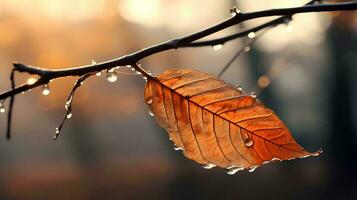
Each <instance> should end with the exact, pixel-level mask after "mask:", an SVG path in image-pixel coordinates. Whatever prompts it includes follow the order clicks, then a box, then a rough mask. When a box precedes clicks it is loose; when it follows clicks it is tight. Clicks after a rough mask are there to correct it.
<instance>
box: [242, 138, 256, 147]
mask: <svg viewBox="0 0 357 200" xmlns="http://www.w3.org/2000/svg"><path fill="white" fill-rule="evenodd" d="M244 144H245V146H246V147H251V146H253V144H254V142H253V140H251V139H249V138H247V139H246V140H245V141H244Z"/></svg>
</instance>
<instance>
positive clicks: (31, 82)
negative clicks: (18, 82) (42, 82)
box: [27, 77, 37, 85]
mask: <svg viewBox="0 0 357 200" xmlns="http://www.w3.org/2000/svg"><path fill="white" fill-rule="evenodd" d="M36 82H37V79H36V78H34V77H30V78H29V79H27V84H29V85H33V84H35V83H36Z"/></svg>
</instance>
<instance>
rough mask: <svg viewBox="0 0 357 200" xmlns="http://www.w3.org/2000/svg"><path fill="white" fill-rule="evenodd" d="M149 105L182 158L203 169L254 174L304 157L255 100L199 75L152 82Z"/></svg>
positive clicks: (178, 74)
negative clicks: (276, 163)
mask: <svg viewBox="0 0 357 200" xmlns="http://www.w3.org/2000/svg"><path fill="white" fill-rule="evenodd" d="M145 101H146V103H147V104H148V105H149V107H150V111H151V113H152V114H153V115H154V116H155V118H156V120H157V122H158V123H159V125H160V126H162V127H163V128H165V129H166V131H167V132H168V133H169V137H170V138H171V140H172V141H173V142H174V144H175V145H176V149H181V150H182V151H183V153H184V155H185V156H186V157H187V158H189V159H192V160H194V161H196V162H198V163H200V164H202V165H204V167H205V168H212V167H214V166H219V167H222V168H226V169H227V170H228V171H227V172H228V173H230V174H234V173H235V172H237V171H239V170H243V169H248V170H249V171H253V170H254V169H255V168H257V167H258V166H260V165H262V164H265V163H268V162H270V161H274V160H290V159H294V158H304V157H308V156H317V155H319V154H320V153H321V152H320V151H319V152H314V153H309V152H307V151H305V150H304V149H303V148H302V147H301V146H300V145H299V144H298V143H296V141H295V140H294V138H293V137H292V136H291V134H290V132H289V130H288V129H287V127H286V126H285V125H284V123H283V122H282V121H281V120H280V119H279V118H278V117H277V115H276V114H275V113H274V112H273V111H272V110H270V109H269V108H266V107H265V106H264V105H263V104H262V103H261V102H260V101H259V100H257V99H255V98H254V96H251V95H247V94H244V93H243V92H242V91H241V90H240V89H239V88H235V87H234V86H232V85H230V84H228V83H226V82H225V81H222V80H219V79H216V78H215V77H214V76H212V75H209V74H206V73H202V72H199V71H194V70H189V69H180V70H168V71H166V72H164V73H163V74H161V75H159V76H158V77H156V78H153V79H149V80H148V82H147V84H146V87H145Z"/></svg>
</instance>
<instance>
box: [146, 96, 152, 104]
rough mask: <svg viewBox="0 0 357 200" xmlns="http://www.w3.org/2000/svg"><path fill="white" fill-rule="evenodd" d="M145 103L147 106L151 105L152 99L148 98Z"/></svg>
mask: <svg viewBox="0 0 357 200" xmlns="http://www.w3.org/2000/svg"><path fill="white" fill-rule="evenodd" d="M146 103H147V104H149V105H150V104H152V103H153V100H152V98H151V97H150V98H149V99H147V100H146Z"/></svg>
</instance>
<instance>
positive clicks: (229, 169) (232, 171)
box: [226, 167, 243, 175]
mask: <svg viewBox="0 0 357 200" xmlns="http://www.w3.org/2000/svg"><path fill="white" fill-rule="evenodd" d="M241 170H243V168H242V167H227V168H226V172H227V174H229V175H233V174H235V173H237V172H238V171H241Z"/></svg>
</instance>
